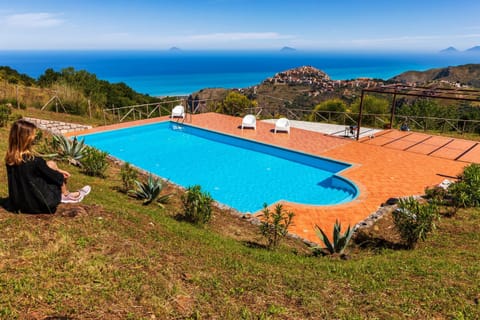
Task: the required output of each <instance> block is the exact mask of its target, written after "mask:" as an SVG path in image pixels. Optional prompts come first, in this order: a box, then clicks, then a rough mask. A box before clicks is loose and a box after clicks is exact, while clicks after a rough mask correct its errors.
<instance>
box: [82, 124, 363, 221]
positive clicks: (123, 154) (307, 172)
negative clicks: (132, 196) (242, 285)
mask: <svg viewBox="0 0 480 320" xmlns="http://www.w3.org/2000/svg"><path fill="white" fill-rule="evenodd" d="M79 138H84V139H85V142H86V143H87V144H88V145H90V146H94V147H96V148H98V149H100V150H103V151H106V152H108V153H109V154H111V155H112V156H114V157H116V158H119V159H121V160H124V161H127V162H130V163H131V164H133V165H135V166H137V167H140V168H142V169H144V170H146V171H149V172H152V173H154V174H156V175H158V176H160V177H163V178H166V179H168V180H170V181H171V182H174V183H176V184H179V185H181V186H184V187H188V186H192V185H196V184H198V185H201V187H202V190H205V191H208V192H209V193H210V194H211V195H212V197H213V198H214V199H215V200H217V201H218V202H220V203H223V204H226V205H228V206H229V207H232V208H235V209H237V210H239V211H241V212H245V213H246V212H251V213H253V212H256V211H258V210H260V209H262V207H263V204H264V203H267V204H272V203H275V202H277V201H279V200H286V201H289V202H295V203H302V204H311V205H332V204H339V203H344V202H348V201H351V200H353V199H354V198H355V197H356V196H357V193H358V191H357V188H356V187H355V185H354V184H353V183H351V182H349V181H348V180H346V179H344V178H342V177H339V176H336V173H338V172H340V171H342V170H344V169H346V168H348V167H350V165H349V164H346V163H342V162H338V161H333V160H328V159H324V158H320V157H315V156H311V155H307V154H304V153H299V152H295V151H291V150H287V149H282V148H278V147H274V146H271V145H266V144H262V143H257V142H253V141H250V140H245V139H241V138H237V137H233V136H229V135H225V134H220V133H216V132H212V131H208V130H204V129H200V128H195V127H192V126H189V125H184V124H178V123H175V122H162V123H156V124H150V125H143V126H136V127H131V128H126V129H120V130H115V131H107V132H101V133H95V134H90V135H85V136H80V137H79Z"/></svg>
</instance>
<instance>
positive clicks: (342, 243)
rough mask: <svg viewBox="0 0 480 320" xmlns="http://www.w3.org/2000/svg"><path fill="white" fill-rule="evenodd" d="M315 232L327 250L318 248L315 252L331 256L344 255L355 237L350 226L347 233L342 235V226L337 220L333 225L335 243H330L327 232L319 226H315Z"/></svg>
mask: <svg viewBox="0 0 480 320" xmlns="http://www.w3.org/2000/svg"><path fill="white" fill-rule="evenodd" d="M315 232H316V233H317V237H318V238H319V239H320V240H322V242H323V244H324V245H325V248H321V247H316V248H314V251H316V252H318V251H320V252H322V253H326V252H328V253H329V254H334V253H338V254H343V253H344V251H345V249H346V248H347V246H348V243H349V242H350V239H351V238H352V235H353V229H351V228H350V225H349V226H348V228H347V231H345V233H344V234H342V224H341V223H340V222H338V220H336V221H335V224H334V225H333V242H330V240H329V239H328V237H327V235H326V234H325V232H324V231H323V230H322V229H321V228H320V227H319V226H317V225H316V226H315Z"/></svg>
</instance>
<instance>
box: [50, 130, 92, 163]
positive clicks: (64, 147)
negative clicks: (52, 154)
mask: <svg viewBox="0 0 480 320" xmlns="http://www.w3.org/2000/svg"><path fill="white" fill-rule="evenodd" d="M53 146H54V148H55V149H56V150H57V156H58V157H60V158H61V159H63V160H67V161H68V162H70V163H72V164H74V165H76V166H79V165H80V162H79V160H80V159H81V158H83V156H84V155H85V151H86V148H87V145H85V140H84V139H82V140H80V141H79V140H78V139H77V137H74V138H73V140H70V139H68V138H66V137H65V136H63V135H54V136H53Z"/></svg>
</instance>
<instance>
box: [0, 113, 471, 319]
mask: <svg viewBox="0 0 480 320" xmlns="http://www.w3.org/2000/svg"><path fill="white" fill-rule="evenodd" d="M50 117H54V116H52V115H50ZM6 137H7V129H6V128H0V153H1V154H2V159H3V154H4V153H5V149H6ZM62 166H63V167H66V165H62ZM66 168H67V169H68V170H69V171H71V172H72V173H73V179H72V186H71V188H72V189H75V188H78V187H80V186H82V185H83V184H90V185H92V187H93V189H92V193H91V194H90V195H89V196H88V197H87V198H86V199H85V200H84V202H83V203H82V204H81V205H62V206H61V207H60V208H59V210H58V212H57V213H56V214H54V215H24V214H21V215H17V214H12V213H8V212H6V211H4V210H1V209H0V318H1V319H45V318H46V317H57V318H58V317H63V319H410V318H417V319H478V318H480V306H479V301H478V300H479V298H480V281H479V279H480V264H479V261H480V250H479V248H480V232H479V230H478V226H479V225H480V210H478V209H476V210H463V211H460V212H459V213H458V214H457V215H456V216H454V217H453V218H443V219H442V220H441V221H440V223H439V227H438V229H437V231H436V233H434V234H433V235H432V236H431V237H430V238H429V239H428V240H427V241H426V242H425V243H421V244H420V245H419V247H418V248H417V249H415V250H413V251H406V250H389V249H382V250H365V249H358V248H352V249H351V254H350V259H348V260H341V259H338V258H328V257H314V256H311V255H310V254H309V251H308V250H307V249H306V248H305V247H303V246H302V245H301V244H300V243H298V242H295V241H287V242H285V244H284V245H283V246H282V247H281V248H280V249H279V250H277V251H267V250H266V249H264V248H263V247H262V246H261V245H259V244H261V243H262V239H260V238H259V236H258V234H257V232H256V230H257V227H255V226H253V225H251V224H250V223H248V222H246V221H245V220H244V219H240V218H237V217H233V216H232V215H230V214H229V213H228V212H225V211H222V210H215V213H214V219H213V222H212V224H211V225H209V226H207V227H205V228H199V227H196V226H193V225H191V224H188V223H186V222H183V221H181V220H178V219H175V218H174V217H175V216H176V215H177V214H178V213H180V212H181V207H180V204H179V200H178V197H179V194H178V192H177V191H175V190H173V191H172V190H170V191H172V192H174V193H175V195H174V197H173V199H172V201H171V203H169V204H168V205H167V207H166V208H165V209H161V208H159V207H158V206H155V205H150V206H142V205H141V203H140V202H138V201H136V200H134V199H131V198H128V197H126V196H125V195H124V194H122V193H120V192H118V191H117V190H116V189H117V187H118V186H119V185H120V178H119V175H118V168H114V167H111V168H110V169H109V170H108V172H107V175H108V178H107V179H100V178H93V177H87V176H85V175H83V174H81V173H80V172H79V171H78V169H77V168H74V167H66ZM7 194H8V193H7V178H6V172H5V166H4V164H2V166H0V197H2V198H5V197H6V196H7ZM255 244H257V245H255Z"/></svg>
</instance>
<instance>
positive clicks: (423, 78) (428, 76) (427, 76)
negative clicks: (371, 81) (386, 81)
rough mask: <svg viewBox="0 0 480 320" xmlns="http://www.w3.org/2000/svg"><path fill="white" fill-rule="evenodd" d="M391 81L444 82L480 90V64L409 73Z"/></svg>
mask: <svg viewBox="0 0 480 320" xmlns="http://www.w3.org/2000/svg"><path fill="white" fill-rule="evenodd" d="M390 80H391V81H395V82H405V83H411V84H428V83H430V82H444V83H450V84H454V85H462V86H470V87H475V88H480V64H465V65H461V66H455V67H452V66H450V67H446V68H437V69H430V70H426V71H407V72H404V73H402V74H400V75H398V76H395V77H393V78H392V79H390Z"/></svg>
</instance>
